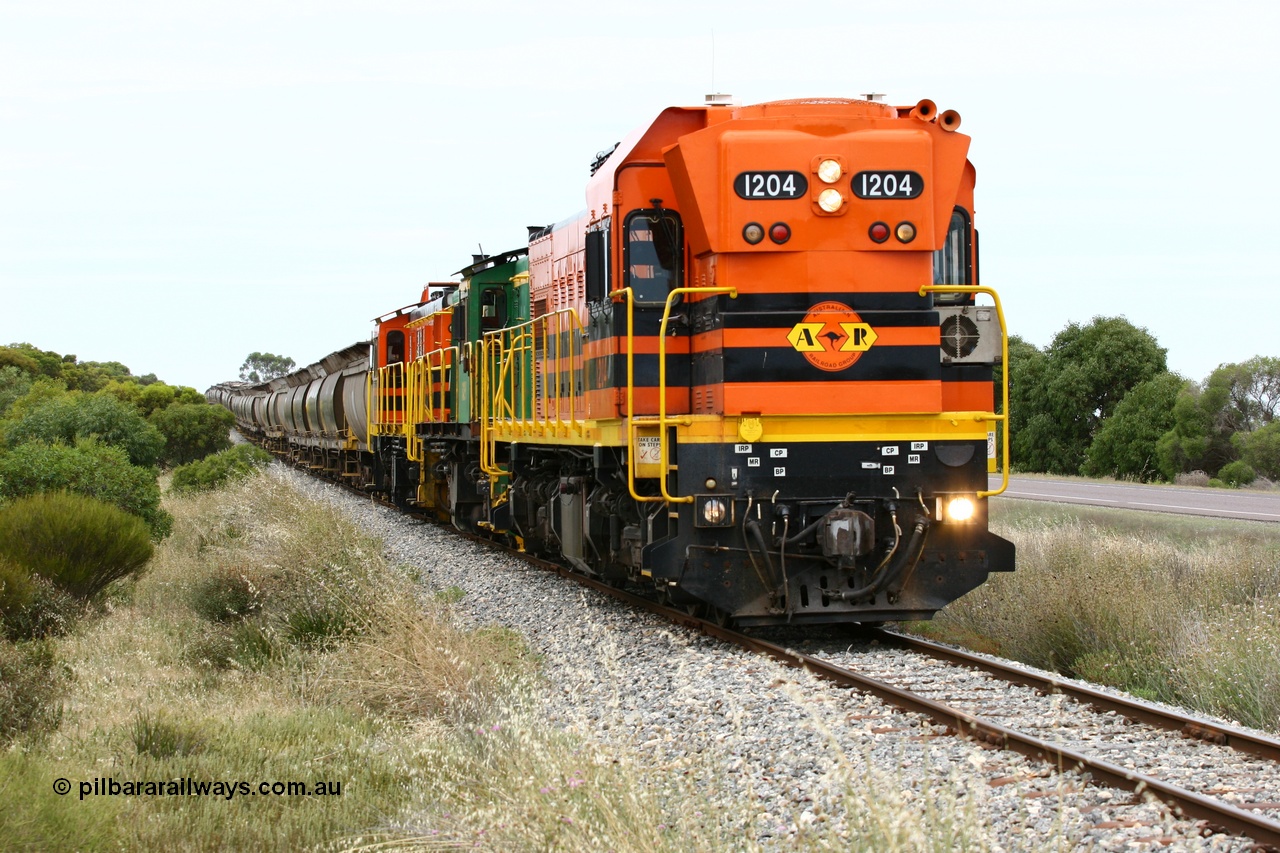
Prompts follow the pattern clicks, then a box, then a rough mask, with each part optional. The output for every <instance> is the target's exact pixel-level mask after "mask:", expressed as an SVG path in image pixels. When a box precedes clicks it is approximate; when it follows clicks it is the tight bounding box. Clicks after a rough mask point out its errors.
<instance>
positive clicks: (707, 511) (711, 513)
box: [702, 498, 728, 524]
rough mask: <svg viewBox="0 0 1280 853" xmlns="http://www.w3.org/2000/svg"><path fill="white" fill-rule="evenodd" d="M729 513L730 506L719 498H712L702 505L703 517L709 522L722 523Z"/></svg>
mask: <svg viewBox="0 0 1280 853" xmlns="http://www.w3.org/2000/svg"><path fill="white" fill-rule="evenodd" d="M727 514H728V508H727V507H726V506H725V505H724V501H722V500H720V499H719V498H710V499H709V500H708V501H707V502H706V503H704V504H703V505H702V519H703V520H704V521H705V522H706V523H707V524H720V523H721V522H722V521H724V519H725V516H726V515H727Z"/></svg>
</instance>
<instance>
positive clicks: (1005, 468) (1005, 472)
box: [920, 284, 1009, 498]
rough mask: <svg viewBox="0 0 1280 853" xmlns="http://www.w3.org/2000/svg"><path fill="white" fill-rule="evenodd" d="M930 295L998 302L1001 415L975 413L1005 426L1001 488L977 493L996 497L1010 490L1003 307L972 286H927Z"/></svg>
mask: <svg viewBox="0 0 1280 853" xmlns="http://www.w3.org/2000/svg"><path fill="white" fill-rule="evenodd" d="M927 293H973V294H977V293H985V294H986V295H987V296H990V297H991V299H992V300H993V301H994V302H995V308H996V318H997V319H998V320H999V321H1000V364H1001V365H1002V369H1001V371H1000V377H1001V380H1002V381H1001V389H1000V413H998V414H997V413H996V412H975V413H974V414H973V419H974V420H975V421H995V422H996V423H1003V424H1004V429H1003V430H1001V431H1000V432H1001V441H1000V446H1001V450H1002V454H1003V455H1002V456H1001V459H1002V462H1003V464H1002V465H1001V466H1000V488H998V489H990V490H988V489H983V490H980V491H979V492H978V497H980V498H990V497H994V496H995V495H998V494H1000V493H1001V492H1003V491H1004V490H1005V489H1007V488H1009V333H1008V327H1007V326H1006V325H1005V323H1004V308H1003V307H1002V306H1001V305H1000V296H999V294H997V293H996V292H995V291H994V290H992V289H991V288H990V287H982V286H979V285H970V284H926V285H925V286H923V287H921V288H920V295H921V296H924V295H925V294H927Z"/></svg>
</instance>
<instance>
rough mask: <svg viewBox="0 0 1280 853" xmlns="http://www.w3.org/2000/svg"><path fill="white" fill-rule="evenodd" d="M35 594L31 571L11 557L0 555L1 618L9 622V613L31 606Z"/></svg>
mask: <svg viewBox="0 0 1280 853" xmlns="http://www.w3.org/2000/svg"><path fill="white" fill-rule="evenodd" d="M35 594H36V592H35V586H34V584H32V582H31V573H30V572H28V571H27V570H26V569H24V568H23V567H22V566H19V565H18V564H17V563H15V562H13V561H12V560H10V559H9V558H7V557H4V556H0V620H2V621H4V622H5V623H6V624H7V623H8V618H9V614H11V613H17V612H18V611H21V610H25V609H27V608H28V607H30V606H31V601H32V599H34V598H35Z"/></svg>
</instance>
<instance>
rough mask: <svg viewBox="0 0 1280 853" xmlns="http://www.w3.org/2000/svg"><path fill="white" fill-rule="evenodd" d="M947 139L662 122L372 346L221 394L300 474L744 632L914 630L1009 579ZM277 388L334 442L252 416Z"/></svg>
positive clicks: (924, 106) (911, 133) (436, 290)
mask: <svg viewBox="0 0 1280 853" xmlns="http://www.w3.org/2000/svg"><path fill="white" fill-rule="evenodd" d="M959 124H960V117H959V115H957V114H956V113H955V112H952V111H947V112H942V113H939V112H938V110H937V108H936V107H935V105H934V104H933V103H932V102H931V101H927V100H925V101H921V102H920V103H918V104H916V105H915V106H914V107H893V106H889V105H887V104H883V103H879V102H876V101H872V100H846V99H834V98H833V99H819V100H795V101H781V102H774V103H765V104H758V105H753V106H735V105H731V104H716V103H710V104H708V105H706V106H703V107H691V108H672V109H668V110H665V111H664V112H663V113H662V114H661V115H659V116H658V117H657V118H656V119H655V120H654V121H653V122H651V123H649V124H647V125H645V126H644V127H642V128H640V129H639V130H637V131H636V132H634V133H633V134H631V135H630V136H629V137H627V138H626V139H625V140H623V141H622V142H620V143H619V144H618V145H617V146H615V147H614V148H613V149H612V150H611V151H608V152H604V153H602V154H600V155H598V156H597V158H596V160H595V162H594V163H593V164H592V166H591V177H590V178H589V180H588V182H587V187H586V204H587V209H586V210H585V211H584V212H582V213H580V214H578V215H576V216H573V217H570V218H568V219H565V220H563V221H561V222H558V223H556V224H554V225H549V226H546V227H536V228H530V229H529V234H528V244H527V247H521V248H518V249H515V250H513V251H511V252H507V253H504V254H501V255H497V256H492V257H476V258H474V259H473V263H472V265H471V266H469V267H467V268H466V269H464V270H462V271H461V273H460V275H461V281H460V282H456V283H450V284H448V285H432V286H429V287H428V289H427V290H425V291H424V292H423V295H422V300H421V301H419V302H417V303H415V304H413V305H409V306H407V307H405V308H403V309H400V310H399V311H396V312H393V313H391V314H387V315H385V316H383V317H381V318H379V320H378V321H377V330H376V333H375V337H374V340H373V345H372V346H371V347H370V349H369V352H368V355H364V354H363V353H362V354H361V355H360V357H359V359H357V358H356V356H355V355H354V353H355V350H352V349H349V350H345V351H342V352H347V353H348V354H349V355H350V357H349V358H346V359H344V358H342V357H341V353H335V354H334V356H330V358H329V359H328V360H327V362H329V363H328V364H327V365H326V363H325V362H321V363H320V364H317V365H313V366H312V367H311V368H307V369H305V370H303V371H299V372H298V373H296V374H294V375H293V376H291V377H285V378H283V379H281V380H276V381H275V384H274V385H262V386H252V387H245V386H231V385H227V386H219V388H218V389H215V392H214V393H215V394H216V395H217V396H218V397H219V398H221V399H226V400H227V401H228V402H229V403H230V404H231V405H232V408H233V410H235V411H237V413H238V414H239V415H241V417H240V421H241V426H242V428H244V429H246V430H247V431H248V432H250V433H251V434H256V435H259V436H260V437H262V438H264V439H266V438H270V439H272V440H274V441H275V442H276V447H277V448H278V449H281V450H288V451H289V452H290V453H291V454H292V455H293V456H294V458H297V459H300V460H304V461H306V462H308V464H310V465H311V466H312V467H314V468H316V469H318V470H321V471H327V472H329V473H330V474H331V475H333V476H335V477H341V476H346V477H349V478H352V479H354V480H356V481H358V483H359V484H360V485H362V486H364V487H365V488H367V489H369V490H372V491H377V492H382V493H385V494H387V495H388V496H389V497H391V498H392V499H393V500H395V501H396V502H397V503H399V504H401V505H404V506H406V507H413V508H416V509H417V510H418V511H423V512H428V513H432V514H435V515H437V516H439V517H440V518H442V519H447V520H450V521H452V522H453V523H454V524H456V525H458V526H459V527H464V528H469V529H475V530H484V531H489V532H490V533H491V534H492V535H494V536H499V537H505V538H507V539H508V540H509V541H512V542H513V543H515V544H517V545H519V546H520V547H522V548H524V549H527V550H528V551H531V552H535V553H539V554H544V555H549V556H553V557H554V558H556V559H558V560H561V561H563V562H565V563H567V564H570V565H572V566H574V567H576V568H577V569H579V570H581V571H583V572H588V573H590V574H593V575H597V576H600V577H603V578H606V579H608V580H610V581H612V582H615V583H633V584H643V585H652V586H653V587H655V588H656V589H657V590H658V591H659V593H660V594H661V595H663V596H664V597H666V598H668V599H670V600H673V601H676V602H682V603H685V604H687V605H688V606H689V607H690V608H698V609H705V610H707V611H708V612H711V613H713V614H716V615H719V616H720V617H722V618H724V619H726V620H728V619H732V620H734V621H735V622H737V623H738V624H742V625H753V624H755V625H759V624H769V623H777V622H834V621H859V622H879V621H883V620H887V619H926V618H929V617H930V616H931V615H932V614H933V613H934V612H935V611H936V610H938V609H939V608H941V607H943V606H944V605H946V604H947V603H948V602H950V601H952V600H954V599H956V598H957V597H959V596H961V595H963V594H964V593H965V592H967V591H969V590H970V589H973V588H974V587H975V586H977V585H978V584H980V583H981V582H982V581H983V580H984V579H985V578H986V577H987V574H988V573H989V572H992V571H1011V570H1012V569H1013V565H1014V549H1013V545H1012V544H1011V543H1009V542H1007V541H1005V540H1004V539H1001V538H999V537H997V536H995V535H993V534H991V533H990V532H988V530H987V498H989V497H990V496H991V495H992V494H996V493H998V492H999V491H1000V490H1002V488H1003V485H1002V486H1001V488H1000V489H995V490H991V489H989V488H988V474H989V471H991V470H994V468H995V460H996V458H997V454H996V449H995V444H996V439H995V436H996V435H997V434H998V432H999V431H997V424H998V423H1000V422H1002V421H1003V415H1001V414H997V413H996V409H997V407H996V406H995V405H994V399H993V397H994V394H993V387H994V386H993V382H992V376H993V366H994V365H995V364H997V363H1000V362H1001V360H1002V358H1003V356H1004V354H1005V352H1006V351H1007V340H1006V333H1005V328H1004V322H1003V317H1002V316H1001V313H1000V307H999V300H998V299H997V298H996V296H995V294H994V293H993V292H992V291H991V290H990V289H988V288H984V287H980V286H978V284H977V232H976V231H975V230H974V226H973V189H974V169H973V167H972V165H971V164H970V163H969V162H968V159H967V152H968V148H969V138H968V137H967V136H965V135H963V134H960V133H958V132H957V128H958V127H959ZM979 294H986V296H984V298H983V299H982V300H978V299H977V298H976V297H977V296H978V295H979ZM980 303H981V304H980ZM335 375H336V376H338V377H339V379H334V378H333V377H334V376H335ZM326 382H328V383H330V387H329V388H328V389H327V390H326V388H325V383H326ZM303 385H305V386H306V387H307V388H310V387H311V386H313V385H314V386H316V393H315V395H311V394H310V393H309V392H307V391H300V390H299V386H303ZM996 390H998V391H999V394H1000V396H1001V397H1002V398H1003V401H1004V403H1005V404H1006V406H1005V408H1003V409H1001V411H1006V410H1007V396H1008V395H1007V387H1001V388H999V389H996ZM282 394H284V395H292V396H293V397H297V398H299V399H301V400H303V401H307V402H309V401H310V400H311V397H312V396H315V398H316V399H315V409H316V412H317V414H318V415H319V418H320V421H321V422H322V425H328V426H329V427H331V428H330V429H328V430H327V431H326V429H323V428H322V429H320V430H316V429H313V428H311V427H310V425H309V423H305V422H302V421H305V416H306V414H307V406H306V405H303V407H302V411H301V415H300V416H299V418H297V419H296V420H297V421H299V422H297V423H293V424H291V425H286V424H283V423H280V422H279V421H280V419H279V418H277V419H276V421H277V422H276V423H272V422H270V417H269V416H270V413H271V412H273V411H276V410H282V409H287V408H288V407H287V406H278V405H275V403H274V400H275V398H276V397H278V396H279V395H282ZM246 397H247V398H255V399H256V398H263V399H262V400H261V401H260V402H258V403H255V402H253V400H246V399H244V398H246ZM326 400H338V401H339V402H341V403H342V404H343V405H342V406H340V407H339V408H341V410H342V413H341V416H338V415H337V414H336V413H335V411H334V405H333V403H332V402H330V403H329V404H328V407H327V409H326V402H325V401H326ZM326 411H327V412H328V417H327V420H326V418H325V412H326ZM343 419H345V426H344V425H341V424H338V422H339V421H342V420H343ZM334 425H337V426H336V428H333V427H334ZM1005 441H1006V442H1007V434H1006V437H1005ZM1004 458H1007V454H1006V455H1005V457H1004ZM1005 482H1006V483H1007V475H1006V477H1005Z"/></svg>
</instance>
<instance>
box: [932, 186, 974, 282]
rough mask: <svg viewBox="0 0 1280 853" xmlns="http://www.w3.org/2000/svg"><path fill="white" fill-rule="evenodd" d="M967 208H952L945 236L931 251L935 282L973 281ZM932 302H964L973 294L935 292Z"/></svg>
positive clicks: (969, 221) (969, 220)
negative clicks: (943, 240)
mask: <svg viewBox="0 0 1280 853" xmlns="http://www.w3.org/2000/svg"><path fill="white" fill-rule="evenodd" d="M971 221H972V220H971V219H970V218H969V211H967V210H965V209H964V208H963V207H957V208H956V209H955V210H953V211H952V212H951V223H950V224H949V225H948V226H947V240H946V242H945V243H943V244H942V248H941V249H938V250H937V251H936V252H934V253H933V283H934V284H973V251H972V246H971V244H970V242H969V235H970V233H971V232H970V228H969V225H970V223H971ZM933 301H934V304H935V305H967V304H969V303H971V302H972V301H973V297H972V296H970V295H968V294H965V293H935V294H934V295H933Z"/></svg>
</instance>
